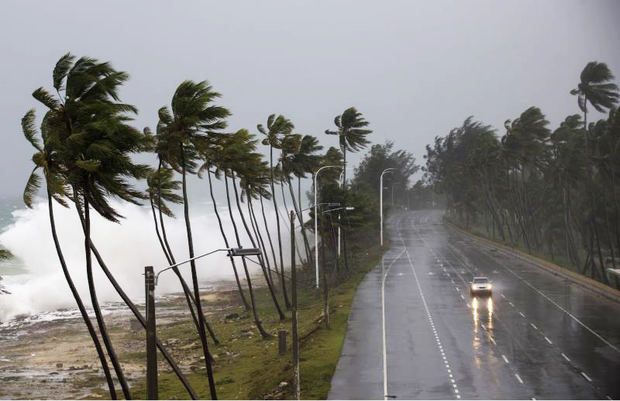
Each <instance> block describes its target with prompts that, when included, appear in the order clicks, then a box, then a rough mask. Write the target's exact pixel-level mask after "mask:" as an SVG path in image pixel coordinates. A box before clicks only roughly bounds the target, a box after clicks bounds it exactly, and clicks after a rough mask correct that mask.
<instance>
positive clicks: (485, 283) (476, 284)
mask: <svg viewBox="0 0 620 401" xmlns="http://www.w3.org/2000/svg"><path fill="white" fill-rule="evenodd" d="M470 284H471V286H470V293H471V295H491V293H492V289H493V285H492V284H491V282H490V281H489V278H488V277H474V279H473V281H471V283H470Z"/></svg>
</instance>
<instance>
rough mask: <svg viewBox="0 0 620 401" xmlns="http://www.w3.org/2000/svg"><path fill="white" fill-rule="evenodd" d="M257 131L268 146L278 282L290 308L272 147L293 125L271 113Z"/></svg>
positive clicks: (287, 307) (276, 146) (275, 145)
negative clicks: (276, 233) (278, 260)
mask: <svg viewBox="0 0 620 401" xmlns="http://www.w3.org/2000/svg"><path fill="white" fill-rule="evenodd" d="M256 128H257V129H258V131H259V132H260V133H261V134H263V135H265V139H263V142H262V143H263V145H267V146H269V169H270V173H271V199H272V201H273V208H274V210H275V213H276V228H277V231H278V249H279V252H280V283H281V285H282V294H283V296H284V304H285V305H286V309H291V303H290V302H289V299H288V294H287V292H286V279H285V277H284V256H283V254H282V232H281V230H280V215H279V212H278V202H277V201H276V195H275V194H276V192H275V187H274V182H275V170H274V165H273V149H274V148H276V149H278V148H279V147H280V143H281V141H282V138H283V137H285V136H286V135H289V134H290V133H291V132H292V131H293V128H295V126H294V125H293V123H292V122H291V121H290V120H289V119H288V118H286V117H284V116H283V115H278V116H277V117H276V115H275V114H271V115H270V116H269V117H268V118H267V128H265V127H264V126H263V125H262V124H258V125H257V126H256Z"/></svg>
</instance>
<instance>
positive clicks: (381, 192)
mask: <svg viewBox="0 0 620 401" xmlns="http://www.w3.org/2000/svg"><path fill="white" fill-rule="evenodd" d="M392 171H394V168H392V167H390V168H386V169H385V170H383V172H381V177H379V215H380V216H381V246H382V247H383V176H384V175H385V174H387V173H391V172H392Z"/></svg>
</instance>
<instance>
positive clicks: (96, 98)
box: [33, 54, 149, 399]
mask: <svg viewBox="0 0 620 401" xmlns="http://www.w3.org/2000/svg"><path fill="white" fill-rule="evenodd" d="M73 61H74V57H73V56H71V55H70V54H67V55H65V56H63V57H62V58H61V59H60V60H59V62H58V63H57V64H56V67H55V69H54V88H55V89H56V93H57V97H54V96H52V95H51V94H49V93H48V92H47V91H46V90H45V89H43V88H39V89H37V90H36V91H35V92H34V93H33V96H34V97H35V98H36V99H37V100H39V101H40V102H41V103H43V104H44V105H45V106H47V107H48V108H49V109H50V110H49V111H48V113H47V115H46V117H47V118H46V119H47V122H46V126H47V129H48V130H49V131H50V132H53V134H50V137H55V138H57V139H58V143H59V144H60V145H59V146H58V147H55V148H56V149H57V151H58V157H59V160H60V161H61V162H62V163H63V166H64V169H65V171H64V175H65V177H66V182H67V184H68V185H70V186H71V189H72V197H73V201H74V202H75V204H76V209H77V212H78V216H79V218H80V222H81V223H82V228H83V231H84V249H85V256H86V273H87V279H88V287H89V293H90V297H91V302H92V304H93V309H94V312H95V317H96V318H97V324H98V326H99V331H100V333H101V336H102V338H103V342H104V344H105V346H106V349H107V352H108V355H109V357H110V361H111V362H112V365H113V366H114V370H115V372H116V375H117V377H118V379H119V382H120V384H121V388H122V389H123V394H124V396H125V398H128V399H129V398H131V393H130V391H129V386H128V385H127V381H126V380H125V377H124V374H123V371H122V368H121V366H120V363H119V361H118V358H117V356H116V353H115V351H114V348H113V346H112V343H111V341H110V338H109V335H108V333H107V329H106V326H105V322H104V320H103V316H102V313H101V308H100V306H99V302H98V299H97V292H96V288H95V282H94V279H93V274H92V260H91V246H92V242H91V238H90V228H91V219H90V208H91V207H92V208H93V209H94V210H95V211H96V212H97V213H98V214H100V215H101V216H102V217H104V218H105V219H107V220H110V221H114V222H118V219H119V218H121V217H122V216H120V215H119V214H118V212H116V210H114V208H112V206H111V205H110V203H109V196H110V195H111V196H115V197H118V198H120V199H123V200H125V201H128V202H131V203H136V204H137V203H138V201H139V199H142V198H144V195H143V194H142V193H140V192H139V191H137V190H135V189H134V188H133V187H132V185H131V184H129V183H128V182H127V180H128V179H130V180H134V179H141V178H145V176H146V174H147V172H148V170H149V168H148V166H145V165H140V164H134V163H133V162H132V161H131V158H130V155H131V154H132V153H134V152H138V151H142V150H143V149H144V146H145V136H144V135H143V134H142V133H141V132H140V131H138V130H136V129H135V128H133V127H131V126H130V125H128V124H127V122H128V121H130V120H131V118H130V114H134V113H137V110H136V108H135V107H133V106H131V105H127V104H123V103H120V102H119V98H118V89H119V87H120V86H121V85H122V84H123V83H124V82H125V81H126V80H127V78H128V75H127V74H126V73H124V72H121V71H116V70H114V69H113V68H112V67H111V66H110V64H109V63H100V62H98V61H97V60H95V59H92V58H87V57H82V58H80V59H79V60H77V61H76V62H75V63H74V62H73Z"/></svg>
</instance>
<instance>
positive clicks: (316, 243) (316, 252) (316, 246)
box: [312, 166, 342, 288]
mask: <svg viewBox="0 0 620 401" xmlns="http://www.w3.org/2000/svg"><path fill="white" fill-rule="evenodd" d="M327 168H342V167H340V166H323V167H321V168H319V169H318V170H317V171H316V172H315V173H314V174H312V181H313V183H314V270H315V274H316V288H319V218H318V217H319V209H318V207H317V206H318V204H319V203H318V200H317V191H318V185H317V184H318V183H319V180H318V178H319V173H320V172H321V170H323V169H327Z"/></svg>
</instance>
